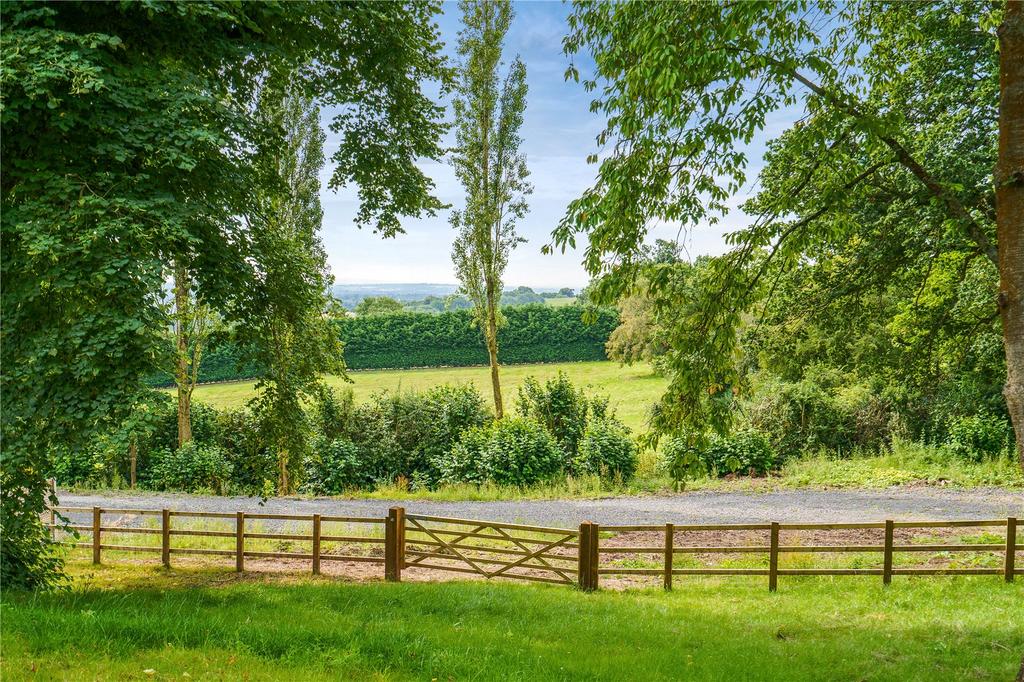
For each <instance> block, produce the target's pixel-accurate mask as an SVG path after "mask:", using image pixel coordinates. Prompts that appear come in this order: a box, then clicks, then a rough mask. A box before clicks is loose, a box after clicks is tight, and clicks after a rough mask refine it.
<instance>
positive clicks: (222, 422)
mask: <svg viewBox="0 0 1024 682" xmlns="http://www.w3.org/2000/svg"><path fill="white" fill-rule="evenodd" d="M217 436H218V437H217V441H216V442H217V445H219V446H220V448H221V450H223V452H224V454H225V456H226V457H227V459H228V461H229V462H230V463H231V487H232V489H233V490H235V491H238V492H244V493H246V494H250V495H259V494H262V493H263V491H264V490H266V489H267V486H268V482H269V484H270V485H274V484H276V481H277V478H278V463H277V457H276V456H275V454H274V452H273V450H272V449H271V448H270V446H269V444H268V443H267V441H266V438H265V437H264V432H263V429H261V428H260V425H259V420H257V419H256V417H255V416H254V415H253V413H252V412H251V411H250V410H248V409H246V408H236V409H227V410H220V411H218V413H217ZM197 440H198V439H197Z"/></svg>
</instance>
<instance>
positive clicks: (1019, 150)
mask: <svg viewBox="0 0 1024 682" xmlns="http://www.w3.org/2000/svg"><path fill="white" fill-rule="evenodd" d="M998 33H999V157H998V160H997V161H996V168H995V184H996V234H997V242H998V248H999V314H1000V316H1001V317H1002V321H1003V345H1004V347H1005V349H1006V385H1005V386H1004V387H1003V395H1004V397H1005V398H1006V407H1007V410H1008V411H1009V413H1010V420H1011V421H1012V422H1013V429H1014V433H1015V434H1016V436H1017V457H1018V459H1019V460H1020V465H1021V467H1022V468H1024V3H1021V2H1014V1H1010V2H1007V3H1006V13H1005V15H1004V17H1003V23H1002V25H1000V27H999V32H998Z"/></svg>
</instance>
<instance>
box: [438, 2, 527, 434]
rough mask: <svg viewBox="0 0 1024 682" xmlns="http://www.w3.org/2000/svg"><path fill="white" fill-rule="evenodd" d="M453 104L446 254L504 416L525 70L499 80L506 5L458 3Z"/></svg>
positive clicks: (522, 204) (522, 198)
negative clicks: (458, 194)
mask: <svg viewBox="0 0 1024 682" xmlns="http://www.w3.org/2000/svg"><path fill="white" fill-rule="evenodd" d="M459 8H460V9H461V10H462V21H463V24H464V25H465V27H464V28H463V29H462V30H461V31H460V32H459V48H458V54H459V57H460V58H461V63H460V64H459V70H458V84H457V87H456V98H455V125H456V148H455V152H454V154H453V158H452V162H453V165H454V166H455V174H456V175H457V176H458V178H459V181H460V182H461V183H462V186H463V189H464V190H465V192H466V203H465V206H464V207H463V208H462V210H459V211H453V212H452V225H453V226H454V227H455V229H456V230H458V236H457V237H456V239H455V243H454V245H453V247H452V261H453V262H454V264H455V272H456V274H457V275H458V277H459V281H460V282H461V283H462V290H463V291H464V292H465V293H466V295H467V296H468V297H469V299H470V301H472V302H473V310H474V312H475V315H476V320H477V323H478V324H479V325H480V329H481V331H482V332H483V336H484V342H485V344H486V346H487V356H488V360H489V362H490V366H491V388H492V390H493V392H494V412H495V414H496V415H497V417H498V418H499V419H500V418H501V417H502V415H503V413H504V403H503V401H502V398H501V381H500V378H499V375H498V327H499V326H500V325H501V323H502V317H501V309H500V305H501V291H502V275H503V274H504V272H505V267H506V265H507V264H508V257H509V253H510V252H511V251H512V249H514V248H515V247H516V245H517V244H519V243H520V242H522V241H523V239H522V238H521V237H519V236H518V235H517V234H516V221H517V220H519V219H520V218H522V217H523V216H524V215H526V211H527V208H528V207H527V203H526V195H528V194H529V193H530V192H531V191H532V187H531V186H530V184H529V182H527V180H526V178H527V177H528V176H529V171H528V170H527V168H526V156H525V155H524V154H522V153H521V152H520V151H519V148H520V146H521V144H522V138H521V137H520V134H519V130H520V128H521V127H522V125H523V114H524V112H525V110H526V67H525V66H524V65H523V62H522V61H520V59H519V57H516V58H515V59H513V60H512V63H511V64H510V65H509V68H508V72H507V73H506V75H505V77H504V79H502V78H501V77H500V76H499V71H500V69H501V66H502V61H501V51H502V45H503V43H504V41H505V34H506V33H508V28H509V25H510V24H511V22H512V16H513V12H512V6H511V3H510V2H509V1H508V0H462V2H460V3H459Z"/></svg>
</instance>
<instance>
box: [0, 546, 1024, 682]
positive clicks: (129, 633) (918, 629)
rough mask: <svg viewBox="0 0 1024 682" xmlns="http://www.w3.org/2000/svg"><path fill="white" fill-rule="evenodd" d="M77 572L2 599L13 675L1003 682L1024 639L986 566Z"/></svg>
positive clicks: (1009, 598) (1019, 618) (1014, 595)
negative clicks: (730, 571)
mask: <svg viewBox="0 0 1024 682" xmlns="http://www.w3.org/2000/svg"><path fill="white" fill-rule="evenodd" d="M70 568H71V571H72V574H73V575H74V576H75V586H74V587H73V589H72V590H71V591H69V592H66V593H60V594H50V595H31V594H16V593H11V592H9V591H8V592H5V593H4V595H3V602H2V605H0V611H2V618H3V624H4V627H3V630H2V633H0V643H2V647H3V660H2V670H0V673H2V676H3V678H4V679H5V680H21V679H179V680H180V679H188V678H192V679H203V678H207V679H209V678H214V679H222V678H224V677H227V678H229V679H249V680H265V679H266V680H269V679H275V680H276V679H302V680H311V679H359V680H364V679H376V680H435V679H436V680H449V679H457V680H462V679H475V680H537V679H565V680H568V679H607V680H624V679H645V680H669V679H687V680H744V679H747V680H759V679H765V680H776V679H786V680H820V679H837V680H838V679H841V680H937V679H943V680H945V679H949V680H952V679H965V680H966V679H971V680H1009V679H1012V678H1013V676H1014V675H1015V674H1016V672H1017V669H1018V667H1019V666H1020V655H1021V652H1022V651H1024V609H1021V608H1020V604H1021V603H1022V598H1024V585H1022V584H1021V582H1017V583H1015V584H1006V583H1003V582H1002V581H1000V580H998V579H995V578H992V577H979V578H972V577H964V578H925V579H897V580H896V581H895V582H894V583H893V585H891V586H890V587H889V588H887V589H886V588H883V587H882V586H881V585H880V584H879V581H875V580H872V579H863V580H862V579H860V578H842V577H841V578H834V579H833V578H789V579H786V580H784V581H783V582H782V583H781V585H780V591H779V592H778V593H776V594H769V593H768V592H767V591H766V589H765V586H764V584H763V582H764V581H763V580H760V579H747V578H731V579H720V578H704V579H687V580H678V581H677V584H676V588H677V589H676V590H675V591H674V592H671V593H663V592H662V591H660V590H653V589H647V590H631V591H625V592H611V591H604V592H598V593H596V594H582V593H579V592H576V591H574V590H572V589H569V588H565V587H549V586H533V585H520V584H508V583H505V584H499V583H483V582H450V583H442V584H430V583H419V584H415V583H401V584H384V583H363V584H354V583H344V582H339V581H335V580H328V579H319V580H313V579H310V578H308V577H305V576H301V575H298V574H295V575H284V576H282V575H275V576H253V575H246V576H244V577H242V578H239V577H236V576H235V574H233V573H230V572H228V571H227V570H225V569H205V570H182V569H175V570H172V571H169V572H168V571H165V570H163V569H159V568H149V567H140V566H127V567H125V566H121V567H106V566H104V567H99V568H93V567H91V566H88V565H85V564H80V563H76V564H72V565H71V567H70ZM186 675H187V677H186Z"/></svg>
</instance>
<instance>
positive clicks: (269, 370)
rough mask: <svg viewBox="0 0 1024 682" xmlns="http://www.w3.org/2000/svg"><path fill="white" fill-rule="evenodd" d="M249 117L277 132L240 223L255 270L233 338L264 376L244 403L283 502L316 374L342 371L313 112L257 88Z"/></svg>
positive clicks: (298, 100) (303, 440) (304, 102)
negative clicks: (273, 466)
mask: <svg viewBox="0 0 1024 682" xmlns="http://www.w3.org/2000/svg"><path fill="white" fill-rule="evenodd" d="M259 109H260V111H259V115H260V116H261V119H262V120H263V122H264V125H266V126H267V127H269V128H275V129H280V130H281V131H282V132H283V139H282V143H281V144H277V145H274V146H272V147H270V148H268V149H266V150H265V153H264V157H265V158H264V159H263V163H264V164H265V166H266V172H267V174H268V176H269V178H271V181H268V182H267V183H264V184H263V185H261V187H260V188H259V189H258V190H257V192H256V194H255V196H254V199H253V200H254V201H255V202H256V203H257V205H258V206H259V210H258V211H256V212H255V216H254V217H253V218H252V220H251V221H250V223H249V234H250V235H251V239H252V247H253V251H254V252H255V253H257V254H259V262H260V263H261V266H262V267H261V272H260V276H259V278H258V279H257V281H256V282H255V283H254V286H253V287H251V288H250V289H249V290H248V291H247V292H246V294H245V295H244V296H242V297H240V298H239V305H240V306H241V307H242V310H240V311H239V314H238V315H237V316H238V317H239V318H240V319H241V320H242V321H241V322H239V323H238V324H237V326H236V330H235V336H236V343H237V345H238V347H239V348H240V349H242V354H243V362H249V363H252V364H253V365H254V366H256V367H262V368H264V369H263V371H262V373H261V374H260V376H259V377H258V378H257V382H256V392H257V393H256V396H255V397H254V398H253V399H252V400H251V401H250V405H251V407H252V408H253V413H254V414H255V415H256V418H257V420H258V422H259V424H260V427H261V429H262V431H263V435H264V438H265V440H266V442H267V443H269V444H270V446H271V447H272V448H273V450H274V453H275V455H276V457H277V462H278V481H277V492H278V494H280V495H287V494H289V493H291V492H293V491H294V487H295V472H296V469H297V468H298V467H299V466H300V465H301V463H302V458H303V455H305V454H306V450H307V447H308V441H309V433H310V429H309V424H308V420H307V417H306V411H305V409H304V408H303V406H302V405H303V401H304V400H308V399H310V398H312V397H313V396H314V395H317V394H318V393H319V392H320V390H322V388H323V386H322V381H321V375H322V374H323V373H331V374H344V369H345V366H344V363H343V362H342V354H341V341H340V340H339V339H338V334H337V330H336V329H335V327H334V325H333V324H331V323H330V321H329V320H328V319H327V317H326V316H325V314H324V313H325V311H326V310H327V307H328V298H329V293H328V292H329V290H330V286H331V284H332V283H333V279H332V278H331V276H330V270H329V268H328V266H327V254H326V252H325V251H324V248H323V244H322V243H321V241H320V236H319V230H320V225H321V222H322V221H323V209H322V208H321V206H320V171H321V169H322V168H323V165H324V139H325V136H324V132H323V130H322V129H321V128H320V110H319V108H318V107H317V106H316V105H315V104H314V103H313V101H312V99H311V98H309V97H308V96H305V95H303V94H301V93H300V92H296V91H295V90H294V88H290V87H287V86H285V87H283V88H280V87H275V86H270V87H268V88H266V89H265V91H264V93H262V95H261V97H260V106H259ZM274 180H276V182H275V181H274Z"/></svg>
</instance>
